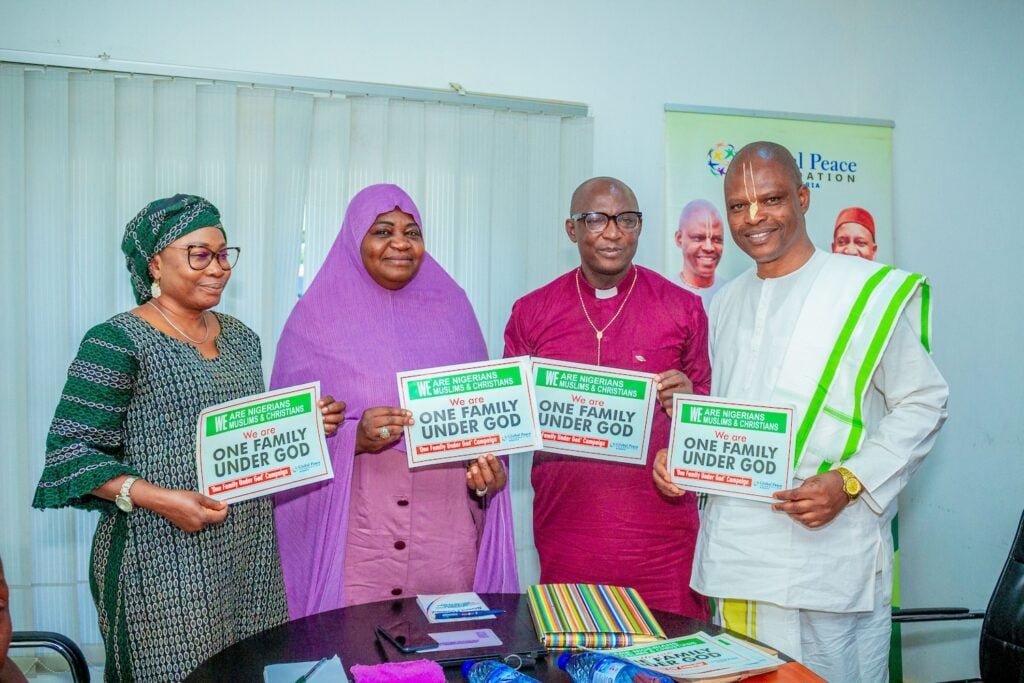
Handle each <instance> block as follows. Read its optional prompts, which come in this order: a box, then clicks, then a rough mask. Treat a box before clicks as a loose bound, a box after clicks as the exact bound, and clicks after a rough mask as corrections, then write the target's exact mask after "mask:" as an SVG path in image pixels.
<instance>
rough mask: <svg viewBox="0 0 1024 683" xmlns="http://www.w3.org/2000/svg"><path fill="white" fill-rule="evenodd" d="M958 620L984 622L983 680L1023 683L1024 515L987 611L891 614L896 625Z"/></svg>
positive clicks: (903, 611)
mask: <svg viewBox="0 0 1024 683" xmlns="http://www.w3.org/2000/svg"><path fill="white" fill-rule="evenodd" d="M958 619H984V621H983V622H982V624H981V641H980V643H979V646H978V663H979V668H980V669H981V680H983V681H985V683H1001V682H1003V681H1007V682H1010V681H1012V682H1015V683H1024V513H1022V514H1021V518H1020V524H1018V525H1017V537H1016V538H1015V539H1014V541H1013V546H1012V547H1011V548H1010V555H1009V557H1007V558H1006V564H1005V565H1004V566H1003V571H1002V573H1001V574H1000V575H999V580H998V581H996V588H995V590H994V591H993V592H992V598H991V599H990V600H989V602H988V609H986V610H985V611H984V612H972V611H971V610H968V609H964V608H959V607H955V608H954V607H947V608H940V609H896V610H893V613H892V620H893V621H894V622H896V623H904V624H905V623H910V622H917V621H951V620H958Z"/></svg>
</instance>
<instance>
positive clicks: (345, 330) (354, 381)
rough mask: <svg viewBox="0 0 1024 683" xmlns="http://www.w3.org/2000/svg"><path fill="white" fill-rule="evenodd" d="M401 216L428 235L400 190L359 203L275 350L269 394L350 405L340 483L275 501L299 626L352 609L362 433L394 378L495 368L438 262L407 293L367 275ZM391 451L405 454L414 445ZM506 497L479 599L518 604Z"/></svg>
mask: <svg viewBox="0 0 1024 683" xmlns="http://www.w3.org/2000/svg"><path fill="white" fill-rule="evenodd" d="M396 208H398V209H401V210H402V211H404V212H406V213H408V214H410V215H411V216H412V217H413V218H414V219H415V220H416V223H418V224H419V225H420V226H422V221H421V220H420V213H419V210H418V209H417V208H416V205H415V204H414V203H413V201H412V199H410V198H409V195H407V194H406V193H405V191H404V190H402V189H401V188H400V187H398V186H396V185H371V186H370V187H367V188H365V189H363V190H361V191H360V192H359V193H358V194H357V195H356V196H355V197H353V198H352V201H351V202H350V203H349V205H348V210H347V211H346V212H345V221H344V223H342V226H341V232H340V233H338V237H337V239H335V241H334V245H333V246H332V247H331V250H330V251H329V252H328V253H327V258H326V259H325V260H324V264H323V266H321V267H320V271H319V272H318V273H317V274H316V277H315V278H314V279H313V281H312V282H311V283H310V285H309V288H308V289H307V290H306V292H305V294H304V295H303V296H302V298H301V299H300V300H299V302H298V303H297V304H296V305H295V308H294V309H293V310H292V312H291V315H290V316H289V317H288V322H287V323H286V324H285V326H284V331H283V332H282V333H281V339H280V341H278V344H277V357H276V359H275V361H274V372H273V374H272V376H271V379H270V385H271V387H274V388H276V387H286V386H291V385H294V384H300V383H302V382H308V381H312V380H320V389H321V392H322V394H323V395H333V396H334V397H335V398H337V399H338V400H340V401H345V403H346V409H345V422H344V423H343V424H342V425H341V428H340V429H339V430H338V433H337V434H336V435H335V436H333V437H332V438H330V439H328V440H327V445H328V449H329V450H330V453H331V462H332V464H333V466H334V479H333V480H331V481H327V482H323V483H321V484H314V485H311V486H306V487H301V488H298V489H292V490H291V491H286V492H284V493H281V494H278V495H277V496H276V497H275V502H274V518H275V522H276V527H277V537H278V544H279V546H280V551H281V565H282V567H283V569H284V580H285V586H286V588H287V592H288V613H289V615H290V616H291V618H292V619H297V618H299V617H303V616H306V615H309V614H316V613H318V612H323V611H326V610H330V609H335V608H337V607H341V606H342V605H343V592H344V585H345V543H346V539H347V537H348V519H349V509H348V508H349V498H350V495H349V494H350V486H351V479H352V461H353V457H354V455H353V454H354V453H355V441H356V437H355V431H356V427H357V424H358V422H359V418H360V417H362V414H363V411H364V410H366V409H367V408H372V407H374V406H397V405H399V401H398V383H397V381H396V379H395V373H396V372H399V371H404V370H416V369H420V368H429V367H435V366H439V365H451V364H454V363H466V362H470V361H477V360H484V359H486V358H487V347H486V346H485V344H484V340H483V335H482V334H481V332H480V325H479V323H477V320H476V316H475V315H474V313H473V308H472V306H471V305H470V303H469V299H468V298H466V294H465V292H464V291H463V290H462V288H461V287H459V285H458V284H456V282H455V281H454V280H453V279H452V278H451V276H449V275H448V273H446V272H445V271H444V269H443V268H441V266H440V265H439V264H438V263H437V261H435V260H434V259H433V258H431V257H430V255H429V254H424V255H423V261H422V263H421V265H420V269H419V272H418V273H417V274H416V277H414V278H413V279H412V280H411V281H410V282H409V283H408V284H407V285H405V287H403V288H402V289H398V290H388V289H385V288H383V287H381V286H380V285H378V284H377V283H376V282H374V281H373V279H372V278H371V277H370V275H369V274H368V273H367V272H366V269H365V267H364V266H363V262H362V258H361V256H360V254H359V247H360V244H361V243H362V240H363V237H364V236H365V235H366V231H367V230H368V229H369V228H370V225H371V224H372V223H373V221H374V220H376V218H377V216H379V215H380V214H382V213H387V212H388V211H392V210H394V209H396ZM393 448H397V449H399V450H403V451H404V450H405V438H404V437H403V438H402V439H401V440H399V441H398V442H397V443H396V444H394V445H393ZM508 491H509V487H508V486H506V487H505V489H504V490H503V491H502V492H501V493H500V494H498V495H496V496H494V500H492V501H491V505H490V507H489V508H488V509H487V511H486V515H485V518H484V530H483V536H482V538H481V540H480V550H479V552H478V555H477V567H476V576H475V579H474V582H473V589H474V590H476V591H478V592H501V593H518V592H519V579H518V576H517V574H516V564H515V562H516V557H515V543H514V540H513V534H512V515H511V503H510V500H509V493H508ZM465 493H466V492H465V491H453V492H452V495H465ZM437 523H438V524H439V525H441V524H444V520H441V519H439V520H437Z"/></svg>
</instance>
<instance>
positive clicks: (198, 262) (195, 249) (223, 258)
mask: <svg viewBox="0 0 1024 683" xmlns="http://www.w3.org/2000/svg"><path fill="white" fill-rule="evenodd" d="M167 248H168V249H183V250H184V251H187V252H188V267H189V268H191V269H192V270H206V269H207V268H208V267H209V266H210V264H211V263H213V259H214V257H216V258H217V263H218V264H219V265H220V267H221V268H223V269H224V270H231V269H232V268H234V267H235V263H237V262H238V254H240V253H241V251H242V250H241V248H240V247H224V248H223V249H221V250H220V251H214V250H213V249H210V248H209V247H204V246H201V245H198V244H190V245H188V246H187V247H167Z"/></svg>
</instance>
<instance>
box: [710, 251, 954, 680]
mask: <svg viewBox="0 0 1024 683" xmlns="http://www.w3.org/2000/svg"><path fill="white" fill-rule="evenodd" d="M930 310H931V307H930V302H929V289H928V285H927V282H926V281H925V278H924V277H923V276H921V275H917V274H914V273H907V272H903V271H900V270H897V269H895V268H892V267H890V266H885V265H883V264H879V263H872V262H869V261H866V260H864V259H860V258H854V257H850V256H841V255H832V254H827V253H825V252H822V251H815V252H814V255H813V256H812V257H811V258H810V260H808V261H807V263H805V264H804V265H803V266H802V267H800V268H799V269H797V270H796V271H794V272H792V273H790V274H788V275H785V276H782V277H777V278H768V279H761V278H759V277H758V276H757V275H756V271H755V269H751V270H749V271H747V272H746V273H744V274H743V275H741V276H740V277H738V278H736V279H735V280H733V281H732V282H730V283H729V284H728V285H726V286H725V288H723V290H722V291H721V292H720V293H719V294H718V296H717V297H716V298H715V301H714V303H713V305H712V307H711V312H710V322H709V328H710V329H709V340H710V346H711V361H712V390H711V393H712V395H714V396H722V397H725V398H733V399H742V400H748V401H751V402H754V403H766V404H774V405H781V404H790V405H793V406H795V408H796V411H795V415H794V424H795V425H796V429H797V434H796V438H795V444H794V460H795V465H796V466H795V468H794V469H795V472H796V481H795V482H794V484H793V486H794V487H796V486H799V485H800V483H801V482H802V481H803V480H805V479H807V478H808V477H810V476H812V475H814V474H816V473H820V472H825V471H828V470H830V469H835V468H836V467H838V466H840V465H842V466H844V467H847V468H849V469H850V470H851V471H853V473H854V474H855V475H856V476H857V478H858V479H859V480H860V481H861V483H862V484H863V486H864V493H863V494H862V495H861V496H860V498H859V499H858V500H857V501H856V502H854V503H853V504H851V505H850V506H849V507H847V508H845V509H844V510H843V511H842V512H841V513H840V514H839V515H837V516H836V517H835V518H834V519H833V520H832V521H831V522H829V523H828V524H826V525H824V526H822V527H819V528H816V529H812V528H808V527H806V526H803V525H801V524H799V523H798V522H796V521H794V520H793V519H791V518H790V517H789V515H787V514H785V513H783V512H776V511H773V510H772V508H771V506H770V505H766V504H764V503H761V502H754V501H747V500H742V499H738V498H726V497H723V496H710V500H709V503H708V507H707V509H706V510H705V512H704V517H703V519H702V522H701V530H700V536H699V538H698V541H697V549H696V555H695V558H694V572H693V577H692V581H691V586H692V587H693V588H694V589H695V590H697V591H700V592H701V593H704V594H705V595H712V596H717V597H724V598H735V599H739V600H744V601H756V602H755V603H754V606H755V607H753V608H751V609H749V610H748V612H747V616H746V618H747V619H748V628H746V629H744V630H746V631H747V632H748V633H750V634H751V635H753V636H754V637H758V630H757V623H756V620H757V609H756V606H759V605H761V604H762V603H767V604H769V605H771V606H778V607H782V608H787V609H796V610H813V611H820V612H826V613H858V612H860V613H868V614H871V613H874V614H877V615H878V619H877V620H876V621H877V622H878V628H885V629H886V632H887V629H888V614H887V613H888V611H889V601H890V600H891V589H892V578H891V577H892V573H891V572H892V562H893V543H892V536H891V531H890V521H891V519H892V517H893V515H895V513H896V498H897V495H898V494H899V492H900V491H901V490H902V489H903V487H904V486H905V485H906V483H907V481H908V480H909V479H910V476H911V475H912V474H913V472H914V471H915V470H916V469H917V467H918V466H919V465H920V464H921V461H922V459H923V458H924V456H925V455H926V454H927V453H928V451H929V450H930V448H931V446H932V443H933V441H934V439H935V435H936V433H937V432H938V430H939V427H940V426H941V425H942V423H943V421H944V420H945V416H946V411H945V405H946V398H947V396H948V386H947V385H946V382H945V380H944V379H943V378H942V375H941V374H939V372H938V370H937V369H936V367H935V365H934V364H933V363H932V360H931V357H930V355H929V346H930V344H929V330H928V328H929V322H930ZM765 611H767V610H765ZM727 616H728V615H727ZM770 644H772V645H773V646H775V647H779V648H780V649H782V650H783V651H784V652H786V654H788V655H790V656H793V657H796V658H797V659H799V658H800V642H799V639H797V642H796V643H780V642H775V643H770ZM855 656H856V655H855ZM881 657H882V659H883V669H884V658H885V653H884V652H882V653H881Z"/></svg>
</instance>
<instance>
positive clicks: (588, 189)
mask: <svg viewBox="0 0 1024 683" xmlns="http://www.w3.org/2000/svg"><path fill="white" fill-rule="evenodd" d="M603 193H608V194H619V195H621V196H622V197H623V199H624V200H625V201H626V202H627V203H628V204H630V207H631V208H632V210H634V211H635V210H637V209H638V208H639V205H638V204H637V202H636V195H635V194H633V190H631V189H630V187H629V185H627V184H626V183H624V182H622V181H621V180H619V179H618V178H611V177H609V176H598V177H597V178H591V179H590V180H584V181H583V182H582V183H580V186H579V187H577V188H576V191H575V192H573V193H572V201H570V202H569V214H570V215H572V214H577V213H581V212H583V211H590V209H589V208H588V204H589V202H590V200H591V198H592V197H593V196H594V195H597V194H603Z"/></svg>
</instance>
